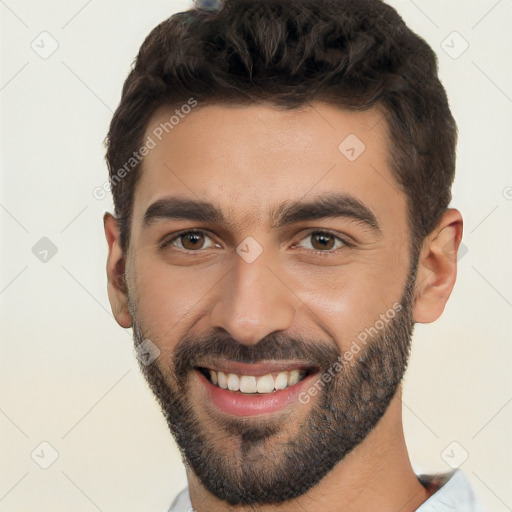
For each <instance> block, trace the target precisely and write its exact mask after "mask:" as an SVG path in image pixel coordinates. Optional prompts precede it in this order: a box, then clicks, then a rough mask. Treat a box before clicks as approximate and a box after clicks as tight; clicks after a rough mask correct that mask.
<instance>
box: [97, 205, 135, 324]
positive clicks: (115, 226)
mask: <svg viewBox="0 0 512 512" xmlns="http://www.w3.org/2000/svg"><path fill="white" fill-rule="evenodd" d="M103 225H104V228H105V236H106V238H107V243H108V258H107V278H108V286H107V289H108V298H109V301H110V307H111V308H112V313H113V314H114V317H115V319H116V320H117V323H118V324H119V325H120V326H121V327H125V328H128V327H131V326H132V324H133V321H132V317H131V314H130V309H129V307H128V290H127V288H126V284H125V281H124V270H125V258H124V255H123V251H122V249H121V238H120V230H119V223H118V222H117V220H116V219H115V217H114V216H113V215H111V214H110V213H105V215H104V216H103Z"/></svg>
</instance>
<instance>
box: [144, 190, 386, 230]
mask: <svg viewBox="0 0 512 512" xmlns="http://www.w3.org/2000/svg"><path fill="white" fill-rule="evenodd" d="M325 218H349V219H352V220H355V221H356V222H359V223H361V224H364V225H365V226H366V227H368V228H370V229H371V230H372V231H375V232H376V233H379V234H382V231H381V228H380V226H379V223H378V221H377V218H376V217H375V215H374V214H373V212H372V211H371V210H370V209H369V208H368V207H367V206H366V205H365V204H363V203H362V202H361V201H360V200H359V199H357V198H355V197H354V196H351V195H348V194H339V193H327V194H323V195H321V196H318V197H315V198H313V199H311V200H309V201H304V200H300V201H285V202H284V203H282V204H281V205H280V206H279V208H271V210H270V216H269V220H270V226H271V227H272V228H273V229H279V228H282V227H284V226H287V225H290V224H295V223H297V222H301V221H309V220H319V219H325ZM171 219H181V220H193V221H197V222H213V223H215V224H224V225H229V224H232V223H230V222H228V221H227V219H226V217H225V215H224V213H223V212H222V210H221V209H220V208H218V207H217V206H215V205H214V204H213V203H210V202H207V201H200V200H195V199H189V198H186V197H182V196H167V197H163V198H161V199H158V200H157V201H155V202H154V203H152V204H151V205H150V206H149V207H148V209H147V210H146V213H145V214H144V218H143V221H142V225H143V227H149V226H150V225H152V224H154V223H156V222H159V221H162V220H171Z"/></svg>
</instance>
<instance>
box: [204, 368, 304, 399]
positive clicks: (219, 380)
mask: <svg viewBox="0 0 512 512" xmlns="http://www.w3.org/2000/svg"><path fill="white" fill-rule="evenodd" d="M303 376H304V372H301V371H299V370H292V371H289V372H279V373H278V374H277V375H276V377H275V378H274V376H273V375H272V374H270V373H267V374H266V375H263V376H261V377H255V376H253V375H237V374H236V373H228V374H226V373H224V372H220V371H215V370H210V380H211V381H212V382H213V384H216V385H217V386H219V387H220V388H223V389H229V390H230V391H240V392H242V393H272V392H273V391H274V390H279V389H285V388H287V387H288V386H293V385H294V384H297V382H299V380H300V379H301V377H303Z"/></svg>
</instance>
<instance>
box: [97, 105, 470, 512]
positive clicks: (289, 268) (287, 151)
mask: <svg viewBox="0 0 512 512" xmlns="http://www.w3.org/2000/svg"><path fill="white" fill-rule="evenodd" d="M170 112H171V113H172V110H169V111H165V110H162V111H160V112H157V113H156V114H155V116H154V117H153V120H152V121H151V122H150V125H149V126H148V130H147V134H148V135H149V134H151V133H152V130H153V128H154V127H155V126H158V125H159V123H161V122H163V121H165V120H166V119H168V118H169V115H170ZM350 134H356V135H357V137H358V138H359V139H360V140H361V141H363V143H364V144H365V150H364V152H363V153H362V154H361V155H360V156H359V157H358V158H357V159H356V160H354V161H349V160H348V159H347V158H346V157H345V156H344V155H343V154H342V153H341V152H340V151H339V149H338V146H339V144H340V143H341V142H342V141H343V140H344V139H345V138H346V137H347V136H348V135H350ZM388 158H389V155H388V144H387V130H386V123H385V120H384V118H383V117H382V116H381V115H380V114H379V111H377V110H375V109H373V110H369V111H366V112H357V113H356V112H347V111H343V110H340V109H338V108H336V107H333V106H330V105H327V104H323V103H315V104H312V105H311V107H308V108H304V109H300V110H293V111H286V110H281V109H278V108H276V107H272V106H266V105H254V106H250V107H227V106H222V105H211V106H207V107H201V108H197V109H195V110H194V111H193V112H192V113H191V114H189V115H188V116H187V117H186V118H185V119H183V120H182V121H181V122H180V123H179V125H177V126H176V127H174V129H173V130H172V131H170V132H169V133H168V134H167V135H166V136H165V137H164V138H163V139H162V141H161V142H159V143H158V144H157V145H156V147H155V148H154V149H152V150H151V151H150V152H149V154H148V155H147V157H146V158H145V161H144V166H143V170H142V175H141V177H140V180H139V182H138V184H137V187H136V192H135V200H134V208H133V217H132V222H131V240H130V247H129V249H128V254H127V255H126V257H124V256H123V254H122V251H121V248H120V243H119V242H120V240H119V229H118V226H117V222H116V221H115V219H114V218H113V217H112V216H111V215H110V214H106V215H105V219H104V222H105V233H106V237H107V241H108V244H109V258H108V262H107V273H108V278H109V284H108V291H109V298H110V302H111V305H112V310H113V313H114V315H115V317H116V320H117V321H118V323H119V324H120V325H121V326H122V327H125V328H128V327H131V326H132V325H133V324H134V320H135V321H136V325H135V327H136V329H135V330H136V334H137V332H138V333H139V334H140V335H141V339H143V338H142V334H143V336H144V337H145V338H149V339H151V341H152V342H153V343H155V344H156V345H157V346H158V348H159V350H160V356H159V358H158V360H157V361H156V365H157V367H158V369H159V370H160V372H161V374H162V375H163V379H164V380H163V383H164V384H165V385H167V386H168V387H169V388H171V387H172V388H176V386H177V382H178V381H177V377H176V375H175V374H173V366H172V362H173V361H174V359H173V358H174V355H175V352H176V348H177V347H179V344H180V341H181V342H183V340H191V339H194V338H197V339H199V338H201V339H202V338H204V337H208V336H209V335H210V334H211V333H213V332H217V331H219V332H223V333H224V334H226V333H227V334H228V335H229V336H228V337H229V338H230V339H231V340H236V342H237V343H239V344H241V345H243V346H245V347H247V348H251V347H254V346H256V344H257V343H258V341H260V340H262V339H263V338H265V337H266V336H272V335H275V334H276V333H282V334H283V335H284V336H286V339H288V340H294V339H307V340H308V341H309V342H311V343H315V340H317V343H318V346H322V347H329V348H331V349H332V353H344V352H345V351H347V350H350V346H351V342H352V341H353V340H354V339H356V338H357V336H358V334H360V333H361V332H362V331H363V330H364V329H365V328H367V327H369V326H373V325H375V323H376V321H377V320H378V319H379V318H380V315H382V314H383V313H385V312H386V311H388V310H389V309H390V308H391V307H392V305H393V304H395V303H397V302H400V301H401V300H402V298H403V295H404V290H405V287H406V284H407V279H408V277H409V276H410V270H411V264H412V263H413V262H411V258H410V240H409V231H408V222H407V221H408V219H407V202H406V196H405V194H404V192H403V191H402V190H401V189H400V187H399V185H398V184H397V182H396V180H395V179H394V177H393V174H392V172H391V169H390V168H389V166H388V164H387V161H388ZM333 191H334V192H338V193H342V194H349V195H350V196H352V197H354V198H356V199H357V200H359V201H360V202H362V203H363V204H364V205H365V206H366V207H367V208H368V209H369V210H370V211H371V212H372V213H373V215H374V216H375V218H376V220H377V222H378V224H379V226H380V232H377V231H375V230H372V229H370V228H369V227H368V226H367V225H365V224H364V223H361V222H359V221H355V220H354V219H352V218H348V217H344V218H324V219H316V220H309V221H300V222H298V223H296V224H293V225H288V226H285V227H283V228H279V229H273V228H271V227H270V223H269V218H268V215H269V213H270V211H271V208H273V209H276V208H278V207H279V206H280V205H281V204H282V203H284V202H289V201H298V200H311V199H314V198H317V197H320V196H323V195H325V194H328V193H332V192H333ZM170 195H180V196H182V197H185V198H189V199H190V200H203V201H210V202H212V203H214V204H215V205H217V206H218V207H219V208H220V209H222V211H223V212H224V216H225V217H226V220H227V223H225V224H222V225H221V224H217V223H214V222H210V221H201V222H199V221H191V220H176V219H156V220H155V221H154V222H151V224H150V225H148V226H144V223H143V219H144V214H145V212H146V210H147V208H148V207H149V206H150V205H151V204H153V203H154V202H155V201H157V200H159V199H162V198H164V197H166V196H170ZM313 228H314V229H313ZM187 229H202V230H205V231H206V232H207V235H208V237H207V238H205V239H204V242H203V241H200V242H199V243H198V244H196V245H197V246H198V247H199V248H200V251H198V250H197V249H196V250H195V251H194V250H193V249H194V247H193V245H192V244H191V243H190V241H188V242H187V240H186V238H183V237H182V238H181V239H179V240H178V241H175V242H174V245H172V244H168V245H167V246H166V247H165V248H162V247H161V245H162V242H163V241H166V240H167V241H169V240H170V239H172V238H173V237H175V236H177V233H179V232H183V231H184V230H187ZM318 229H327V230H329V231H332V232H333V233H334V234H335V235H336V236H339V237H341V239H344V240H346V241H348V242H349V243H350V245H343V244H341V245H340V243H339V242H337V245H336V246H335V249H336V248H338V247H341V250H339V251H337V252H332V255H330V256H325V255H323V254H316V253H314V250H315V249H316V250H321V244H319V243H318V241H317V242H316V243H315V241H314V239H315V237H314V236H311V235H312V231H313V232H314V231H315V230H318ZM247 237H252V238H254V239H255V240H256V241H257V242H258V244H259V245H260V246H261V248H262V249H263V252H262V253H261V255H259V257H258V258H256V259H255V260H254V261H253V262H252V263H247V262H246V261H245V260H244V259H242V258H241V257H240V256H239V254H237V252H236V248H237V247H238V246H239V245H240V244H241V243H242V242H243V241H244V240H245V239H246V238H247ZM461 237H462V218H461V216H460V213H459V212H458V211H457V210H454V209H449V210H447V211H446V213H445V214H444V215H443V217H442V218H441V220H440V222H439V224H438V226H437V227H436V229H435V230H434V231H433V232H432V233H431V234H430V235H429V236H428V237H427V238H426V239H425V240H424V242H423V245H422V246H421V248H420V252H419V259H418V264H417V275H416V280H415V285H414V290H413V292H414V295H413V297H411V304H410V306H411V308H410V319H409V320H411V319H412V320H413V321H414V322H422V323H427V322H432V321H434V320H436V319H437V318H438V317H439V316H440V314H441V313H442V311H443V309H444V306H445V303H446V301H447V300H448V297H449V295H450V293H451V291H452V288H453V285H454V283H455V278H456V253H457V249H458V246H459V243H460V240H461ZM180 240H181V243H182V244H183V246H181V245H179V244H180ZM328 242H329V244H331V243H332V242H333V241H331V240H328ZM329 244H328V247H327V248H326V249H331V247H332V245H329ZM185 245H186V247H188V248H189V250H188V252H186V249H184V248H183V247H185ZM203 247H207V248H203ZM326 249H324V251H325V250H326ZM123 275H124V278H123ZM134 316H136V318H134ZM406 320H407V319H406ZM411 324H412V321H411ZM136 339H137V336H136ZM139 341H140V340H139ZM376 341H377V339H374V340H372V343H373V342H376ZM402 341H403V340H402ZM405 341H407V340H405ZM393 361H394V363H396V364H395V366H394V367H397V368H401V367H402V369H403V368H404V367H405V365H404V364H401V365H400V364H398V363H397V362H396V361H395V360H392V362H393ZM183 385H184V386H186V389H187V399H188V403H189V406H190V407H192V409H193V412H194V414H195V415H196V416H197V417H198V418H199V422H200V424H201V425H203V426H204V428H205V429H207V430H208V432H209V433H210V436H211V437H210V438H209V444H210V445H211V446H212V447H213V448H214V449H215V450H218V451H222V450H226V449H230V450H233V451H232V453H233V460H234V461H236V460H237V456H238V460H243V457H241V455H240V453H241V452H240V444H239V443H237V438H236V436H235V434H234V433H233V434H232V435H231V436H230V435H229V434H226V432H225V431H221V430H220V429H219V425H220V424H221V423H222V422H223V421H224V420H226V418H225V415H223V414H221V413H218V414H217V415H216V414H215V413H212V412H211V410H210V409H208V404H207V403H206V400H205V397H204V394H202V392H201V385H200V383H199V382H198V379H197V375H195V374H194V373H193V372H188V373H187V378H186V379H185V380H184V381H183ZM183 389H185V388H183ZM154 390H155V389H154ZM322 396H324V395H322V394H321V393H320V394H319V395H317V396H316V397H314V398H313V399H312V400H311V402H310V403H309V404H307V405H299V404H297V405H294V406H293V407H291V408H290V409H289V410H288V411H287V416H286V421H282V422H281V423H280V430H279V440H281V441H283V440H286V439H294V438H295V437H296V436H297V435H298V434H299V433H300V432H299V431H298V426H300V425H302V424H304V422H305V421H306V420H307V418H308V417H309V415H310V414H311V411H312V409H313V408H314V407H315V404H318V402H319V401H320V400H321V397H322ZM334 396H336V395H333V398H332V399H334ZM356 396H357V395H356ZM251 421H252V423H249V425H250V426H252V427H254V426H255V425H258V426H259V427H262V426H264V424H265V419H264V418H263V420H262V418H254V419H252V420H251ZM278 423H279V422H278ZM363 437H364V436H363ZM277 441H278V439H277V438H276V439H274V440H273V439H269V440H268V443H270V444H269V445H267V446H266V447H265V448H266V450H265V451H266V452H268V450H269V449H271V447H272V444H271V443H273V442H277ZM237 449H238V450H239V451H238V452H237V451H236V450H237ZM261 453H263V452H260V455H261ZM257 454H258V452H257V451H255V452H253V453H252V456H253V457H254V461H255V463H257V462H258V461H261V457H260V459H258V457H256V455H257ZM277 455H278V454H277ZM277 455H276V456H277ZM233 464H235V462H233ZM187 476H188V480H189V489H190V495H191V499H192V504H193V506H194V508H195V510H197V511H200V512H202V511H206V510H208V511H213V512H215V511H223V510H254V509H255V508H254V507H251V506H246V507H243V506H238V507H234V506H232V505H229V504H227V503H226V502H225V501H223V500H221V499H219V498H218V497H217V496H215V495H214V494H212V492H211V490H209V489H208V488H207V486H205V485H203V483H202V482H201V480H200V479H199V478H198V476H197V475H196V474H195V472H194V471H193V469H192V468H191V467H190V466H188V467H187ZM428 495H429V491H427V490H426V489H424V488H423V487H422V486H421V485H420V484H419V482H418V480H417V479H416V477H415V475H414V473H413V471H412V468H411V465H410V462H409V458H408V454H407V449H406V446H405V441H404V438H403V431H402V420H401V392H400V388H399V387H398V388H397V390H396V393H395V395H394V397H393V398H392V399H391V401H390V403H389V406H388V407H387V409H385V412H384V414H383V416H382V417H381V418H380V421H378V423H377V425H376V426H375V428H373V429H372V430H371V431H370V433H368V434H367V433H366V432H365V437H364V439H363V440H362V441H361V442H359V444H357V446H355V448H354V449H353V450H352V451H350V453H349V454H348V455H346V456H344V457H343V458H342V459H341V461H340V462H339V463H337V464H336V465H335V466H334V467H333V469H332V470H330V471H329V472H328V473H327V474H326V475H325V476H323V477H322V478H321V480H320V482H319V483H318V484H317V485H316V486H314V487H312V488H311V489H309V490H308V491H307V492H306V493H305V494H302V495H300V496H298V497H293V498H292V499H290V500H287V501H285V502H283V503H281V504H268V505H264V506H261V507H259V508H256V509H257V510H262V511H270V510H279V511H288V510H290V511H291V510H297V509H300V510H306V511H309V510H311V511H313V510H323V511H325V512H329V511H334V510H340V509H343V510H344V511H349V512H350V511H355V510H365V511H367V512H371V511H373V510H375V511H377V510H379V511H380V512H383V511H384V512H385V511H387V510H390V511H391V510H394V511H396V510H402V511H404V512H405V511H413V510H416V508H417V507H418V506H419V505H420V504H421V503H423V502H424V501H425V500H426V499H427V498H428ZM299 507H301V508H299Z"/></svg>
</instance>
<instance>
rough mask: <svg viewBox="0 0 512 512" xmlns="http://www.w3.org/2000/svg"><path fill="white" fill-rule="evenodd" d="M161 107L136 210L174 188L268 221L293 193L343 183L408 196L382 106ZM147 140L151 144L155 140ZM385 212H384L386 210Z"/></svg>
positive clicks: (377, 198) (380, 198) (370, 199)
mask: <svg viewBox="0 0 512 512" xmlns="http://www.w3.org/2000/svg"><path fill="white" fill-rule="evenodd" d="M189 110H190V112H189V113H187V114H185V113H184V112H185V110H184V111H183V112H182V111H180V110H179V109H178V111H176V110H175V109H161V110H160V111H158V112H157V113H156V114H155V115H154V116H153V118H152V119H151V121H150V123H149V124H148V127H147V130H146V135H145V140H146V141H149V140H150V139H151V141H152V143H151V144H150V145H151V147H152V149H150V150H149V152H148V154H147V155H146V156H145V158H144V162H143V165H142V170H141V177H140V180H139V182H138V184H137V188H136V191H135V199H134V219H137V218H141V217H143V215H144V211H145V209H146V208H147V207H148V206H149V205H150V204H152V203H153V202H155V201H157V200H159V199H161V198H162V197H165V196H166V195H178V194H179V195H181V196H186V197H190V198H191V199H192V198H193V199H201V200H210V201H213V202H215V203H216V204H218V205H219V207H220V208H222V209H223V210H225V211H226V215H227V216H233V217H236V218H237V220H238V221H239V222H240V223H244V222H258V223H262V222H263V223H265V222H269V219H270V217H269V214H270V213H272V212H274V211H275V209H276V208H278V207H279V206H280V205H281V204H282V203H283V202H284V201H286V200H299V199H302V198H305V197H306V198H312V197H314V196H317V195H321V194H322V193H328V192H339V193H343V194H349V195H351V196H354V197H357V198H358V199H360V200H361V201H362V202H365V203H367V204H369V207H370V209H372V208H373V209H377V210H378V209H379V208H381V207H382V206H384V205H385V204H386V203H388V204H389V205H391V204H394V205H395V206H398V207H400V206H403V212H405V197H404V194H403V193H402V191H401V190H400V188H399V186H398V184H397V183H396V180H395V178H394V176H393V174H392V172H391V169H390V164H389V160H390V158H389V157H390V153H389V148H388V134H387V125H386V122H385V118H384V116H383V115H382V113H381V112H380V110H377V109H372V110H368V111H365V112H350V111H346V110H341V109H339V108H337V107H334V106H332V105H328V104H325V103H313V104H311V105H308V106H307V107H304V108H301V109H293V110H284V109H280V108H277V107H275V106H268V105H251V106H236V107H235V106H225V105H209V106H201V107H195V108H193V109H186V111H189ZM148 146H149V145H148ZM384 213H385V212H384Z"/></svg>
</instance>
